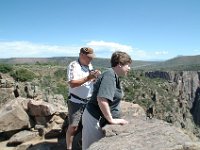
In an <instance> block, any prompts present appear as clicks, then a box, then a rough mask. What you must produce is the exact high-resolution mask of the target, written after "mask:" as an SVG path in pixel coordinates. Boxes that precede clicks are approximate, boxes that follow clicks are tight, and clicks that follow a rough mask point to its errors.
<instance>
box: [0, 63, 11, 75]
mask: <svg viewBox="0 0 200 150" xmlns="http://www.w3.org/2000/svg"><path fill="white" fill-rule="evenodd" d="M12 69H13V67H12V66H11V65H9V64H0V72H2V73H8V72H11V71H12Z"/></svg>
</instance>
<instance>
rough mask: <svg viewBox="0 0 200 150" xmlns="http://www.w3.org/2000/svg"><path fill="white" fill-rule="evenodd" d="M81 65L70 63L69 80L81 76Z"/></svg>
mask: <svg viewBox="0 0 200 150" xmlns="http://www.w3.org/2000/svg"><path fill="white" fill-rule="evenodd" d="M80 72H81V71H80V66H79V65H78V64H77V63H75V62H72V63H70V64H69V66H68V68H67V79H68V81H71V80H77V79H79V78H80Z"/></svg>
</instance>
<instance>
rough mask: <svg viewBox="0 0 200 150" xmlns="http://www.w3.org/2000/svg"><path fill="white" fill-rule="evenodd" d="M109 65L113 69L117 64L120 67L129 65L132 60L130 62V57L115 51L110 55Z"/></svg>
mask: <svg viewBox="0 0 200 150" xmlns="http://www.w3.org/2000/svg"><path fill="white" fill-rule="evenodd" d="M110 63H111V67H115V66H117V65H118V64H120V65H126V64H131V63H132V60H131V57H130V56H129V55H128V54H127V53H125V52H121V51H116V52H114V53H113V54H112V56H111V60H110Z"/></svg>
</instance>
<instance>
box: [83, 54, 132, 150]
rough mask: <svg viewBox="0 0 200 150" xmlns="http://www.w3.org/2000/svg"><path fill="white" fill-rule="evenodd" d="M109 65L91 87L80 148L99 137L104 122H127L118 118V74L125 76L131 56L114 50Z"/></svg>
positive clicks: (84, 115) (121, 94)
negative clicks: (91, 91)
mask: <svg viewBox="0 0 200 150" xmlns="http://www.w3.org/2000/svg"><path fill="white" fill-rule="evenodd" d="M110 62H111V67H112V68H110V69H108V70H107V71H105V72H104V73H103V74H102V75H101V76H99V77H98V79H97V80H96V83H95V84H94V87H93V93H92V97H91V100H90V101H89V103H88V104H87V107H86V109H85V110H84V113H83V116H82V123H83V130H82V149H83V150H86V149H87V148H89V146H90V145H91V144H92V143H93V142H95V141H98V140H99V139H101V138H102V137H103V136H104V134H103V130H102V127H103V126H104V125H105V124H119V125H124V124H127V123H128V121H126V120H124V119H119V118H118V117H119V103H120V100H121V99H122V97H123V92H122V88H121V86H120V81H119V76H126V75H127V73H128V71H129V70H130V64H131V63H132V60H131V57H130V56H129V55H128V54H127V53H125V52H121V51H116V52H114V53H113V54H112V57H111V61H110Z"/></svg>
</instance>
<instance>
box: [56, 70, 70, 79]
mask: <svg viewBox="0 0 200 150" xmlns="http://www.w3.org/2000/svg"><path fill="white" fill-rule="evenodd" d="M54 76H55V77H56V78H57V79H63V80H64V81H66V76H67V71H66V70H63V69H58V70H57V71H55V72H54Z"/></svg>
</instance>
